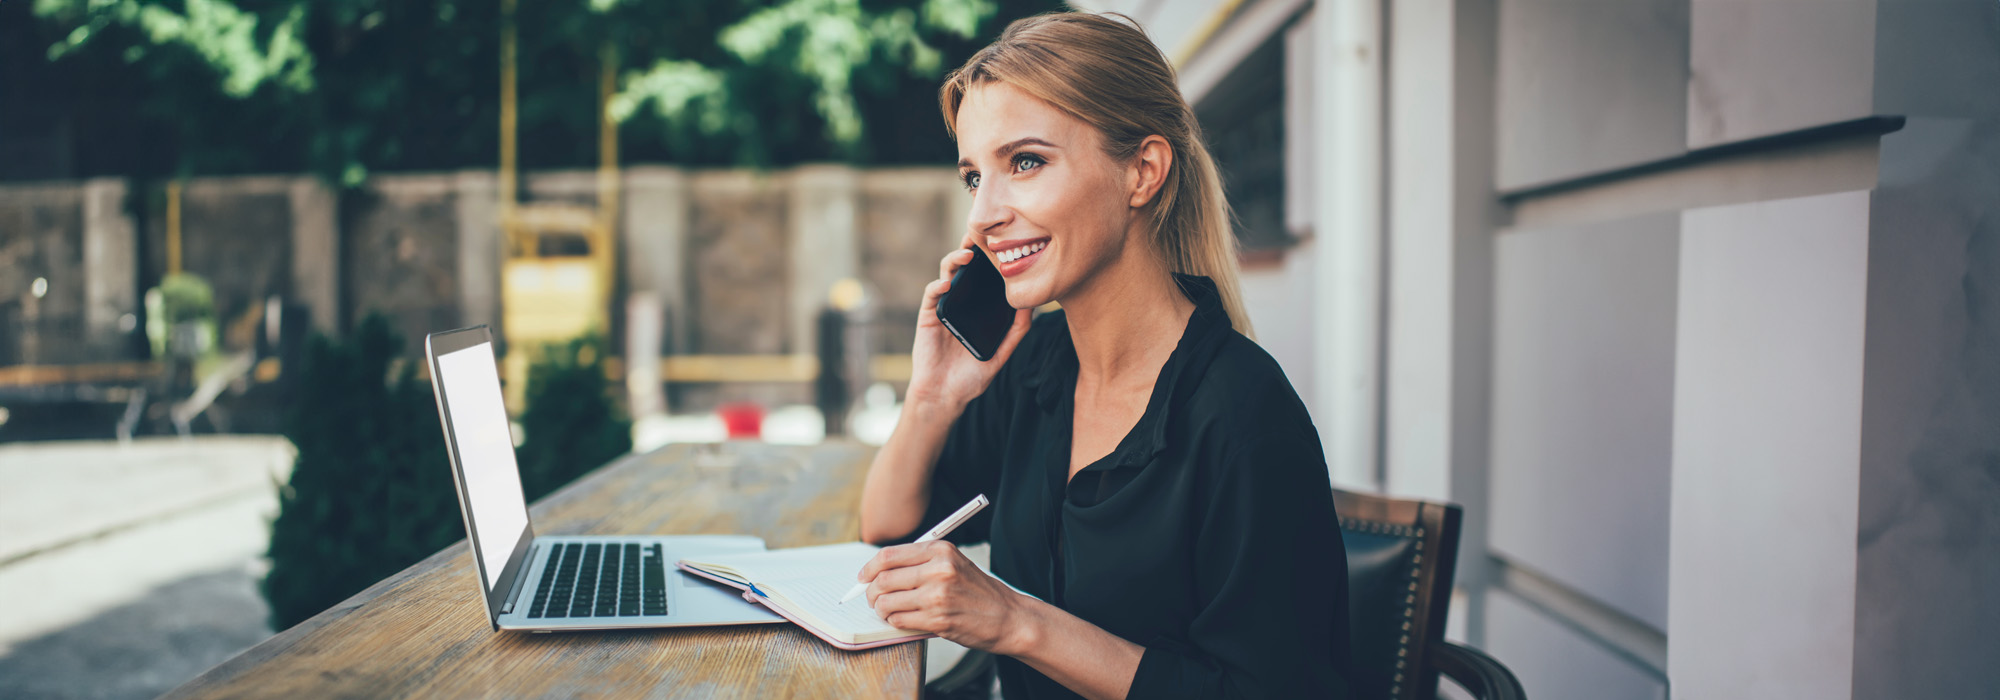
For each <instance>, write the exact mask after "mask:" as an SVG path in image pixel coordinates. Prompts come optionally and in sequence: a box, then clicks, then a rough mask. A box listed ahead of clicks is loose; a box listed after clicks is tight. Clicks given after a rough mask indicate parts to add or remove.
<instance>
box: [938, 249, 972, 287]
mask: <svg viewBox="0 0 2000 700" xmlns="http://www.w3.org/2000/svg"><path fill="white" fill-rule="evenodd" d="M973 250H974V249H972V248H960V249H958V250H954V251H951V252H949V253H946V254H945V256H944V258H943V259H941V260H939V261H938V279H941V280H944V281H946V282H949V281H951V276H952V274H953V273H956V272H958V268H961V267H965V266H966V265H967V264H968V263H971V262H972V255H973Z"/></svg>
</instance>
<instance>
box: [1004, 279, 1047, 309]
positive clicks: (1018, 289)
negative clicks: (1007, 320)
mask: <svg viewBox="0 0 2000 700" xmlns="http://www.w3.org/2000/svg"><path fill="white" fill-rule="evenodd" d="M1041 286H1042V285H1039V284H1035V283H1033V282H1021V283H1015V282H1013V281H1009V282H1008V283H1007V305H1008V306H1012V307H1014V308H1016V309H1032V308H1035V307H1037V306H1041V305H1043V304H1046V303H1049V298H1048V294H1047V292H1046V291H1044V290H1042V289H1041Z"/></svg>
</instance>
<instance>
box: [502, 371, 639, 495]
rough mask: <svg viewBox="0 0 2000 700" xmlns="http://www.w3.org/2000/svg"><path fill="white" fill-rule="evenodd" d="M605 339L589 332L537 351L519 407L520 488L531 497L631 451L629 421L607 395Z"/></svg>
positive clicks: (608, 389) (517, 452)
mask: <svg viewBox="0 0 2000 700" xmlns="http://www.w3.org/2000/svg"><path fill="white" fill-rule="evenodd" d="M610 394H611V386H610V382H608V381H606V380H605V378H604V340H603V338H602V337H601V336H597V335H590V336H585V337H583V338H579V339H576V340H573V341H570V342H569V343H568V344H565V345H558V346H549V347H546V348H543V349H542V351H541V352H539V353H536V357H535V362H534V363H533V364H531V365H529V366H528V393H527V398H528V406H527V409H526V410H524V411H522V412H521V432H522V436H521V437H522V438H523V440H522V442H521V447H520V449H518V450H516V451H515V455H516V459H518V460H520V463H521V490H522V491H525V492H527V494H528V500H530V501H532V500H535V499H537V498H541V497H542V495H543V494H547V493H550V492H553V491H555V490H556V489H558V488H561V487H562V486H563V485H564V484H568V483H569V482H571V481H574V480H575V479H576V478H577V477H578V476H582V475H583V474H584V473H585V472H588V471H590V470H592V469H596V468H597V467H598V466H600V465H603V464H604V463H606V462H609V461H611V460H613V459H617V458H618V457H619V456H620V455H623V454H625V453H627V452H631V451H632V422H631V421H630V420H627V419H626V418H625V417H623V416H621V415H619V414H618V412H617V410H616V407H614V406H613V405H612V403H611V401H610V400H609V399H608V398H607V397H609V396H610Z"/></svg>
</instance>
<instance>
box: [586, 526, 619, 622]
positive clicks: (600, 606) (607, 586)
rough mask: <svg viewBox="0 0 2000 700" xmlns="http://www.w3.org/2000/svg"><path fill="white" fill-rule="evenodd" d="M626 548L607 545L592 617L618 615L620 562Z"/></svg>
mask: <svg viewBox="0 0 2000 700" xmlns="http://www.w3.org/2000/svg"><path fill="white" fill-rule="evenodd" d="M624 551H625V548H623V547H620V546H618V545H615V544H614V545H606V546H605V548H604V564H603V566H602V567H600V569H599V572H598V574H597V602H596V605H593V606H592V607H591V615H593V616H596V617H612V616H615V615H617V614H618V568H619V567H618V560H619V559H621V558H622V557H621V554H623V553H624Z"/></svg>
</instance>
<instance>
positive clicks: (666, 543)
mask: <svg viewBox="0 0 2000 700" xmlns="http://www.w3.org/2000/svg"><path fill="white" fill-rule="evenodd" d="M424 351H425V354H426V355H428V356H429V359H430V365H431V388H432V389H433V390H434V391H435V392H436V394H437V402H438V415H439V417H440V418H441V419H442V420H443V422H444V439H445V445H446V448H447V451H448V452H449V453H450V455H451V473H452V476H453V477H454V479H455V480H456V481H457V483H458V504H459V508H460V510H462V511H463V512H464V513H465V529H466V532H467V533H468V534H469V537H468V539H470V540H471V542H472V553H473V561H474V563H476V564H477V565H478V567H479V587H480V590H482V591H484V592H485V594H486V612H487V616H488V617H489V618H490V620H491V621H492V623H493V629H494V630H496V631H497V630H531V631H535V632H551V631H555V630H586V629H629V628H635V627H692V626H698V625H747V624H761V623H772V622H784V621H785V620H784V618H782V617H779V616H778V615H777V614H776V613H773V612H771V611H770V610H768V609H766V608H764V607H763V606H761V605H757V604H755V603H751V602H749V601H746V600H744V599H743V597H742V594H741V593H740V592H739V591H737V590H735V589H733V588H728V587H726V586H722V585H719V584H715V583H712V582H709V581H705V580H702V579H699V578H695V577H693V576H689V575H687V574H686V573H683V572H682V571H681V570H680V569H679V568H677V567H675V566H674V562H675V561H678V560H680V559H683V558H687V557H691V556H700V555H709V554H721V553H728V552H744V551H760V550H762V549H764V541H763V540H760V539H758V538H755V537H747V536H741V535H688V536H676V537H662V536H658V535H634V536H630V537H616V536H579V537H536V536H535V530H534V527H533V526H532V525H531V524H530V523H529V522H528V504H527V500H526V498H524V497H523V496H522V493H521V471H520V467H519V466H518V465H516V464H515V462H514V441H513V439H512V435H511V433H509V432H508V430H509V426H508V423H507V409H506V406H505V404H504V403H502V399H501V398H500V368H499V365H498V364H497V363H495V362H494V359H493V334H492V333H491V332H490V331H488V330H487V329H486V327H485V326H474V327H472V328H466V329H462V330H456V331H445V332H443V333H432V334H431V335H430V337H429V338H427V339H425V341H424Z"/></svg>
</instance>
